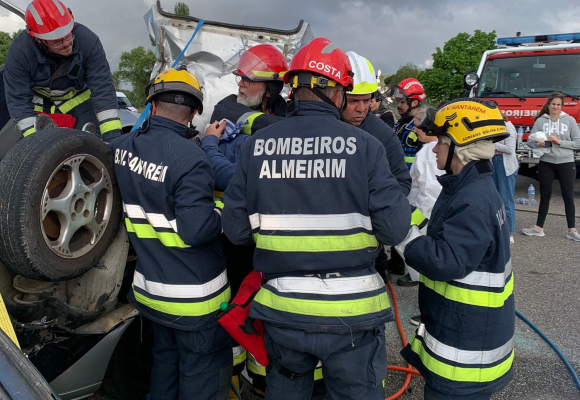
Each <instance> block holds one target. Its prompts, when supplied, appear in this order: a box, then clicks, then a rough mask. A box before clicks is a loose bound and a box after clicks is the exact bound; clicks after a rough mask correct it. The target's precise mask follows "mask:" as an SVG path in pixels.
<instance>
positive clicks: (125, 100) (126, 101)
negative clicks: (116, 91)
mask: <svg viewBox="0 0 580 400" xmlns="http://www.w3.org/2000/svg"><path fill="white" fill-rule="evenodd" d="M117 101H118V102H119V103H121V104H124V105H126V106H127V107H133V104H131V102H130V101H129V99H128V98H126V97H124V96H117Z"/></svg>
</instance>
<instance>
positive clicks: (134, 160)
mask: <svg viewBox="0 0 580 400" xmlns="http://www.w3.org/2000/svg"><path fill="white" fill-rule="evenodd" d="M195 134H196V132H195V131H193V130H191V129H189V128H187V127H186V126H184V125H181V124H178V123H176V122H174V121H171V120H169V119H166V118H162V117H157V116H153V117H151V118H150V119H149V120H148V121H146V126H145V127H144V128H143V129H141V130H137V131H135V132H132V133H130V134H127V135H123V136H122V137H120V138H118V139H116V140H114V141H113V142H112V143H111V149H112V150H113V153H114V155H115V175H116V176H117V180H118V182H119V188H120V189H121V195H122V197H123V203H124V204H123V210H124V212H125V223H126V225H127V231H128V233H129V238H130V240H131V243H132V244H133V247H134V248H135V252H136V253H137V257H138V258H137V268H136V270H135V275H134V277H133V290H132V291H131V292H130V293H129V300H130V301H131V303H132V304H133V305H134V306H135V307H136V308H137V309H138V310H139V311H140V312H141V313H142V314H143V315H144V316H146V317H147V318H149V319H152V320H154V321H156V322H159V323H161V324H164V325H167V326H171V327H174V328H177V329H184V330H197V329H201V328H204V327H206V326H208V325H213V324H215V323H216V321H215V317H214V314H215V311H217V310H218V309H219V306H220V304H221V303H222V302H227V301H228V300H229V298H230V288H229V284H228V279H227V275H226V271H225V259H224V257H223V252H222V248H221V240H220V234H221V216H220V211H219V210H216V209H214V207H215V206H214V202H213V173H212V171H211V168H210V166H209V162H208V160H207V157H206V155H205V154H204V153H203V151H202V150H201V149H200V148H199V146H197V145H195V144H194V143H193V142H191V141H190V140H189V139H190V138H191V137H193V136H194V135H195Z"/></svg>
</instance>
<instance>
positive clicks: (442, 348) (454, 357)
mask: <svg viewBox="0 0 580 400" xmlns="http://www.w3.org/2000/svg"><path fill="white" fill-rule="evenodd" d="M416 336H420V337H422V338H423V344H424V345H425V346H427V348H428V349H429V350H431V352H433V353H435V354H436V355H438V356H439V357H441V358H445V359H446V360H449V361H452V362H456V363H460V364H475V365H481V364H494V363H496V362H498V361H500V360H503V359H504V358H506V357H507V356H508V355H510V354H511V352H512V351H513V349H514V337H513V336H512V338H511V339H510V340H508V341H507V343H505V344H504V345H502V346H500V347H498V348H496V349H493V350H487V351H470V350H461V349H458V348H455V347H452V346H449V345H447V344H445V343H442V342H440V341H438V340H437V339H435V338H434V337H433V336H431V334H429V332H427V330H426V329H425V325H424V324H420V325H419V328H418V329H417V332H416Z"/></svg>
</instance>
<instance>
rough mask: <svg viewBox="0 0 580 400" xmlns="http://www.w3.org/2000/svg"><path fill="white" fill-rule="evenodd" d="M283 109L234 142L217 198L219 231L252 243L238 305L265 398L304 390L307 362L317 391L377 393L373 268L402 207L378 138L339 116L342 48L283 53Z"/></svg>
mask: <svg viewBox="0 0 580 400" xmlns="http://www.w3.org/2000/svg"><path fill="white" fill-rule="evenodd" d="M285 81H286V82H289V83H290V84H291V87H292V88H293V89H294V90H295V92H294V95H295V101H294V102H293V103H291V104H290V106H289V110H288V114H287V116H286V118H285V119H284V120H282V121H280V122H278V123H277V124H275V125H272V126H269V127H267V128H265V129H262V130H260V131H259V132H257V133H256V134H255V135H253V136H252V137H251V138H250V139H249V140H248V143H247V144H246V145H245V146H244V147H243V148H242V151H241V155H240V159H239V161H238V165H237V168H236V172H235V174H234V177H233V179H232V181H231V182H230V184H229V186H228V189H227V191H226V192H225V197H224V200H225V201H224V204H225V207H224V210H223V218H224V220H223V222H224V233H225V234H226V235H227V236H228V238H229V239H230V240H231V241H232V242H233V243H234V244H250V243H252V239H253V240H254V241H255V243H256V252H255V255H254V269H255V270H257V271H259V272H261V273H264V279H265V283H264V285H263V286H262V288H261V289H260V291H259V292H258V293H257V295H256V297H255V298H254V301H253V303H252V305H251V308H250V316H251V317H252V318H256V319H260V320H262V321H263V323H264V330H265V343H266V349H267V350H268V353H269V357H270V363H269V364H268V367H267V375H266V383H267V385H266V399H268V400H269V399H277V400H284V399H309V398H310V396H311V395H312V389H313V383H314V374H313V371H314V369H315V367H316V365H317V364H318V362H319V360H320V361H322V371H323V373H324V379H325V381H326V389H327V397H328V398H329V399H339V398H340V399H361V398H364V399H371V400H372V399H377V400H378V399H381V400H382V399H384V394H383V386H382V380H383V378H384V377H385V375H386V373H387V369H386V363H387V360H386V350H385V337H384V323H385V322H387V321H389V320H391V319H392V312H391V308H390V304H389V300H388V296H387V294H386V291H385V284H384V282H383V280H382V279H381V277H380V276H379V274H378V273H376V271H375V270H374V260H375V258H376V256H377V254H378V252H379V248H380V244H379V242H382V243H389V244H396V243H399V242H401V241H402V240H403V239H404V238H405V235H406V233H407V231H408V229H407V226H408V225H409V222H410V220H411V210H410V206H409V203H408V201H407V200H406V198H405V197H404V196H403V195H402V193H401V190H400V188H399V185H398V183H397V181H396V180H395V178H394V177H393V175H392V174H391V172H390V170H389V165H388V162H387V160H386V156H385V149H384V148H383V146H382V145H381V144H380V142H379V141H378V140H376V139H375V138H373V137H372V136H370V135H369V134H367V133H366V132H364V131H362V130H360V129H359V128H357V127H354V126H352V125H349V124H346V123H344V122H341V121H340V120H339V118H340V111H341V109H342V108H343V106H344V101H345V91H346V90H351V89H352V82H353V81H352V71H351V67H350V63H349V61H348V57H347V56H346V54H345V53H344V52H343V51H342V50H340V49H338V48H336V47H335V46H334V45H332V43H330V41H329V40H327V39H324V38H318V39H314V40H313V41H312V42H311V43H309V44H308V45H306V46H304V47H302V48H301V49H300V50H299V51H298V53H297V54H296V55H295V56H294V58H293V59H292V61H291V64H290V67H289V72H288V73H287V74H286V76H285Z"/></svg>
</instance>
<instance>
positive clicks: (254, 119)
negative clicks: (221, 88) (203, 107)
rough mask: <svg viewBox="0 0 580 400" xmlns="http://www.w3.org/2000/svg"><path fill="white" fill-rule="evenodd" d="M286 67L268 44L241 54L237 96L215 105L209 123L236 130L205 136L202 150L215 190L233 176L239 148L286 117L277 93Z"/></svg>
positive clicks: (223, 186)
mask: <svg viewBox="0 0 580 400" xmlns="http://www.w3.org/2000/svg"><path fill="white" fill-rule="evenodd" d="M287 70H288V64H287V62H286V58H285V57H284V54H282V52H281V51H280V50H278V49H277V48H276V47H274V46H272V45H270V44H260V45H257V46H254V47H252V48H251V49H249V50H247V51H245V52H244V53H243V54H242V55H241V56H240V60H239V63H238V65H237V68H236V70H235V71H234V75H236V80H237V82H238V94H237V95H235V94H232V95H229V96H227V97H226V98H224V99H223V100H221V101H220V102H219V103H217V104H216V106H215V108H214V111H213V114H212V116H211V118H210V121H221V120H222V119H224V118H225V119H227V120H229V121H231V122H233V123H234V124H236V125H237V127H231V128H232V131H231V132H228V130H229V129H228V128H226V133H229V135H227V134H226V135H223V134H222V137H221V138H220V137H217V136H215V135H206V136H205V137H204V139H203V140H202V143H201V146H202V149H203V150H204V151H205V152H206V153H207V155H208V156H209V159H210V163H211V166H212V169H213V170H214V173H215V182H216V190H219V191H224V190H225V189H226V187H227V185H228V183H229V181H230V179H232V176H233V174H234V170H235V168H236V162H237V156H238V154H239V152H240V148H241V147H242V145H243V144H244V143H245V142H246V140H247V139H248V137H249V136H250V135H251V134H253V133H254V132H256V131H257V130H259V129H262V128H265V127H266V126H268V125H271V124H274V123H276V122H278V121H280V119H281V118H284V117H285V116H286V101H285V100H284V98H283V97H282V96H280V92H281V91H282V88H283V87H284V81H283V78H284V74H285V73H286V71H287Z"/></svg>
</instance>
